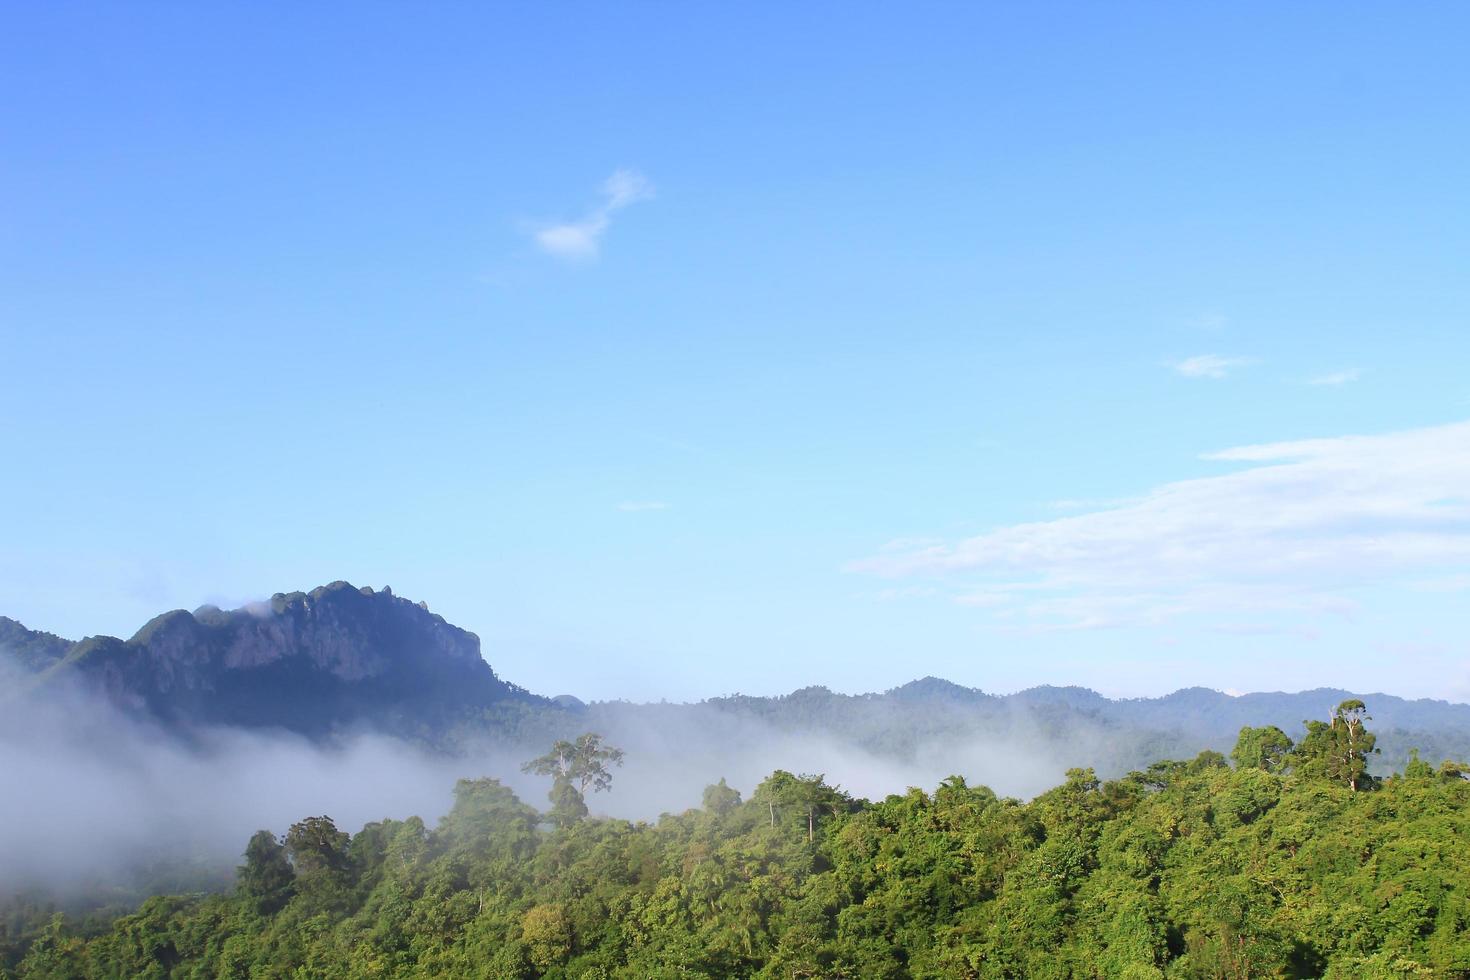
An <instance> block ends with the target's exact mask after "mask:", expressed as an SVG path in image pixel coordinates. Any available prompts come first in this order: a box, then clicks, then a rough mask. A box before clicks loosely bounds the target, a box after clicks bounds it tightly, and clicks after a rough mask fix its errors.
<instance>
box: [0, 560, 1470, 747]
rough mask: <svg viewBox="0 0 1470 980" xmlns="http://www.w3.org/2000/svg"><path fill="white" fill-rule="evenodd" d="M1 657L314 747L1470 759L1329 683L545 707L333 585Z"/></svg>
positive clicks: (426, 617) (41, 685)
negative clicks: (1274, 739)
mask: <svg viewBox="0 0 1470 980" xmlns="http://www.w3.org/2000/svg"><path fill="white" fill-rule="evenodd" d="M0 654H3V655H5V656H6V657H7V658H8V659H9V660H10V661H11V662H12V663H13V665H14V666H15V667H17V668H18V671H19V674H20V677H19V679H18V680H17V681H16V682H14V683H13V684H12V692H11V693H12V694H13V695H16V696H20V697H29V698H43V697H46V696H47V693H48V692H52V691H58V690H61V689H65V688H73V687H81V688H83V689H86V690H89V691H92V692H94V693H97V694H100V695H102V696H104V697H106V698H107V699H108V700H109V701H111V702H112V703H113V704H115V705H117V706H118V707H119V708H121V709H122V710H124V711H126V712H129V713H131V714H134V715H137V716H140V717H146V718H151V719H153V720H156V721H157V722H158V723H160V724H162V725H164V726H165V727H169V728H174V729H180V730H187V729H190V728H195V727H199V726H216V725H225V726H240V727H247V728H281V729H287V730H290V731H294V732H298V733H301V734H304V735H307V736H311V737H317V738H320V737H326V736H330V735H333V734H340V733H345V732H351V731H355V730H364V729H372V730H377V731H382V732H386V733H389V734H394V735H398V736H402V737H409V738H414V739H417V740H423V741H428V742H432V743H439V744H441V745H444V744H453V743H454V742H455V741H456V740H460V741H462V740H463V739H465V738H467V737H480V736H485V735H490V736H495V737H497V738H500V739H502V740H510V741H514V742H517V743H526V744H531V743H534V742H538V741H542V742H544V740H545V739H547V738H550V737H559V736H563V735H566V734H569V733H574V732H575V731H579V730H582V729H583V728H586V727H593V728H597V729H598V730H604V731H607V732H609V733H610V734H613V735H616V733H618V732H620V731H622V732H631V731H632V730H633V729H635V728H637V727H639V726H643V727H648V726H653V727H655V728H659V727H663V728H671V726H673V725H682V724H683V723H690V724H689V727H688V729H687V730H690V731H697V732H699V733H700V736H699V737H700V738H704V739H708V740H711V741H715V740H719V739H725V740H728V739H732V738H737V739H738V738H740V737H744V736H743V735H742V733H743V732H748V731H750V730H751V729H750V728H749V726H750V725H752V724H758V725H761V726H763V727H764V728H766V729H769V730H772V731H778V732H785V733H788V734H801V733H820V734H822V735H824V736H825V737H830V738H834V739H838V740H840V741H842V742H844V743H849V744H852V745H854V746H857V747H860V748H862V749H864V750H866V751H870V752H874V753H877V754H880V755H884V756H889V757H894V758H900V759H901V758H910V757H913V756H914V755H915V753H918V752H920V751H921V750H922V749H923V747H924V746H926V745H932V744H934V743H935V742H936V741H939V742H941V743H942V742H944V740H953V741H959V740H967V739H974V738H980V737H997V736H1004V737H1006V738H1010V739H1013V740H1026V741H1027V742H1030V743H1035V744H1039V745H1042V746H1044V747H1045V748H1046V750H1047V751H1048V753H1049V755H1050V756H1051V757H1054V758H1065V759H1067V760H1072V759H1074V758H1075V760H1076V763H1075V764H1079V765H1082V764H1086V765H1094V766H1095V767H1097V768H1098V769H1099V771H1100V772H1104V773H1112V772H1119V771H1126V769H1128V768H1130V767H1132V766H1136V765H1145V764H1147V763H1148V762H1152V761H1154V760H1156V759H1158V758H1163V757H1166V756H1173V757H1178V756H1181V755H1192V754H1194V753H1195V752H1198V751H1199V750H1201V749H1203V748H1216V749H1220V750H1222V751H1228V749H1229V748H1230V746H1231V744H1233V742H1234V738H1235V735H1236V733H1237V732H1238V731H1239V729H1240V728H1241V727H1242V726H1244V725H1266V724H1274V725H1278V726H1280V727H1281V728H1282V729H1284V730H1285V731H1287V733H1288V734H1290V735H1293V736H1296V735H1297V734H1299V732H1300V729H1301V724H1302V722H1303V720H1305V719H1308V718H1325V717H1326V716H1327V714H1328V712H1329V711H1330V710H1331V709H1332V707H1333V706H1334V705H1336V704H1337V703H1338V702H1340V701H1342V700H1343V699H1345V698H1348V697H1360V698H1362V699H1363V700H1364V701H1365V702H1367V704H1368V706H1369V710H1370V713H1371V714H1372V715H1373V718H1374V728H1375V729H1376V730H1377V731H1378V732H1379V733H1380V745H1381V746H1382V747H1383V750H1384V755H1383V758H1382V761H1381V765H1384V766H1396V765H1398V764H1401V762H1402V760H1403V758H1404V757H1405V755H1406V754H1407V752H1408V750H1409V748H1410V747H1418V748H1419V749H1421V751H1422V752H1423V753H1424V754H1425V756H1426V757H1429V758H1443V757H1450V756H1453V757H1457V758H1464V757H1466V756H1470V705H1465V704H1454V703H1449V702H1445V701H1434V700H1405V699H1403V698H1398V697H1394V696H1391V695H1387V694H1353V693H1352V692H1348V691H1344V690H1338V689H1331V688H1322V689H1318V690H1312V691H1303V692H1299V693H1294V694H1287V693H1261V694H1246V695H1241V696H1238V697H1233V696H1230V695H1227V694H1223V693H1221V692H1218V691H1212V690H1208V689H1205V688H1186V689H1184V690H1180V691H1176V692H1174V693H1173V694H1169V695H1166V696H1164V697H1160V698H1134V699H1123V700H1112V699H1108V698H1105V697H1103V696H1102V695H1100V694H1098V693H1096V692H1095V691H1091V690H1087V689H1085V688H1079V687H1038V688H1032V689H1030V690H1026V691H1021V692H1018V693H1015V694H1010V695H993V694H987V693H985V692H983V691H980V690H977V689H974V688H967V687H962V686H960V685H957V684H952V683H950V682H948V681H944V680H941V679H938V678H934V677H927V678H924V679H922V680H917V681H913V682H911V683H909V684H905V685H903V686H902V687H897V688H894V689H892V690H889V691H885V692H883V693H876V694H862V695H844V694H838V693H835V692H832V691H830V690H828V689H826V688H822V687H812V688H804V689H802V690H798V691H795V692H792V693H791V694H789V695H785V696H782V697H748V696H740V695H737V696H733V697H725V698H714V699H710V700H707V701H702V702H699V703H696V704H688V705H669V704H630V703H626V702H601V703H593V704H590V705H589V704H584V703H582V702H581V701H579V700H578V699H576V698H574V697H570V696H566V695H562V696H559V697H556V698H551V699H548V698H544V697H540V696H537V695H535V694H532V693H530V692H528V691H526V690H524V689H523V688H520V687H517V686H516V685H514V684H510V683H507V682H506V681H504V680H502V679H500V678H499V677H498V676H496V674H495V671H494V670H493V669H492V668H491V667H490V665H489V664H488V663H486V662H485V660H484V659H483V658H482V656H481V652H480V642H479V639H478V637H476V636H475V635H474V634H473V633H470V632H468V631H466V630H463V629H460V628H459V627H457V626H454V625H452V624H450V623H448V622H446V621H445V620H444V619H443V617H441V616H438V615H435V614H433V613H431V612H429V610H428V608H427V606H425V605H424V604H422V603H415V602H411V601H409V600H407V599H403V598H400V597H398V596H395V595H393V593H392V592H391V590H389V589H383V590H379V591H375V590H373V589H371V588H356V587H354V586H352V585H350V584H348V583H346V582H334V583H332V584H331V585H327V586H323V587H321V588H317V589H313V590H312V591H311V592H292V593H280V594H277V595H275V596H273V597H272V598H271V599H270V601H269V602H265V603H260V604H256V605H250V606H246V607H243V608H241V609H235V610H229V611H226V610H221V609H218V608H216V607H214V606H204V607H202V608H200V609H196V610H195V611H194V612H192V613H190V612H186V611H184V610H175V611H173V612H168V613H164V614H163V615H161V616H158V617H156V618H155V619H153V620H151V621H150V622H149V623H147V624H146V625H145V626H144V627H143V628H142V629H140V630H139V631H138V632H137V633H136V634H135V635H134V636H133V637H132V638H130V639H127V640H122V639H119V638H117V637H110V636H94V637H88V638H87V639H84V640H82V641H80V642H73V641H69V640H66V639H63V638H61V637H58V636H54V635H52V634H49V633H43V632H37V631H33V630H29V629H27V628H25V627H24V626H22V625H21V624H20V623H17V622H15V621H14V620H11V619H6V618H4V617H0ZM742 726H745V727H743V728H742ZM1069 764H1071V763H1070V761H1069Z"/></svg>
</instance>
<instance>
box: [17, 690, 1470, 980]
mask: <svg viewBox="0 0 1470 980" xmlns="http://www.w3.org/2000/svg"><path fill="white" fill-rule="evenodd" d="M1368 720H1370V719H1369V718H1368V716H1367V714H1366V709H1365V707H1364V705H1362V703H1361V702H1344V703H1343V704H1342V705H1341V706H1339V708H1338V709H1337V711H1336V712H1334V714H1333V717H1332V719H1331V721H1329V722H1311V723H1308V725H1307V731H1306V733H1305V734H1304V736H1303V737H1302V738H1301V739H1300V741H1298V742H1293V741H1292V740H1291V739H1290V738H1289V737H1288V736H1287V735H1286V733H1284V732H1282V731H1281V730H1279V729H1276V728H1246V729H1243V730H1242V731H1241V733H1240V738H1239V740H1238V742H1237V745H1236V747H1235V750H1234V752H1233V753H1232V758H1233V763H1234V764H1233V765H1232V764H1231V762H1230V761H1228V760H1227V759H1226V758H1225V757H1224V756H1223V755H1221V754H1219V753H1216V752H1204V753H1201V754H1200V755H1199V756H1198V757H1197V758H1195V759H1193V760H1190V761H1187V762H1182V761H1173V762H1161V763H1157V764H1155V765H1153V766H1150V767H1148V768H1147V769H1146V770H1144V771H1141V772H1134V773H1131V774H1129V775H1128V776H1126V777H1125V778H1122V779H1118V780H1114V781H1109V782H1102V781H1099V780H1098V779H1097V778H1095V776H1094V775H1093V773H1092V771H1091V770H1072V771H1071V772H1069V773H1068V775H1067V779H1066V781H1065V782H1064V783H1063V784H1062V785H1060V786H1057V787H1056V788H1054V789H1052V790H1050V791H1049V792H1047V793H1044V794H1042V795H1041V796H1038V797H1037V798H1036V799H1034V800H1032V801H1030V802H1020V801H1017V800H1013V799H1001V798H998V797H997V796H996V795H995V794H994V793H992V792H991V791H990V790H988V789H985V788H984V787H972V786H969V785H967V784H966V782H965V780H964V779H963V778H961V777H958V776H953V777H950V778H949V779H947V780H945V781H944V782H943V783H942V784H941V785H940V786H939V787H937V788H936V789H935V790H934V791H933V792H932V793H926V792H923V791H921V790H919V789H911V790H909V791H908V792H907V793H905V794H902V795H892V796H889V797H888V798H887V799H885V800H882V801H879V802H872V803H870V802H867V801H863V800H857V799H853V798H852V797H850V796H849V795H848V794H846V793H844V792H843V791H842V790H841V789H840V788H838V787H835V786H830V785H828V784H827V783H826V782H825V781H824V780H823V779H822V777H820V776H799V775H794V774H792V773H788V772H779V771H778V772H776V773H774V774H773V775H771V776H770V777H769V778H768V779H766V780H765V781H764V782H762V783H761V784H760V785H759V786H758V787H756V789H755V791H754V792H753V793H752V794H751V797H750V798H749V799H748V800H747V799H742V797H741V795H740V794H739V793H738V792H737V791H736V790H734V789H733V788H731V787H729V786H727V785H725V783H724V781H723V780H721V781H720V782H719V783H716V784H714V785H712V786H710V787H709V789H708V790H707V791H706V792H705V796H704V801H703V802H704V805H703V807H702V808H701V809H698V810H690V811H688V812H686V813H683V814H679V815H665V816H664V817H662V818H661V819H660V820H658V821H657V822H656V823H653V824H647V823H630V822H628V821H624V820H611V819H589V818H585V817H583V816H581V814H582V813H584V812H585V807H582V808H579V807H578V806H576V805H575V804H576V803H577V802H580V801H581V796H580V793H581V791H582V790H584V789H586V788H587V787H588V786H591V788H593V789H596V788H598V786H599V784H602V785H605V783H603V781H602V780H600V779H599V778H597V777H596V776H589V777H588V779H587V781H586V782H585V783H584V782H581V781H580V780H579V779H570V778H568V777H567V776H566V773H567V772H570V771H571V770H570V768H569V766H570V765H571V764H572V763H570V762H569V763H567V764H566V765H565V766H561V767H560V768H558V766H559V765H560V763H557V764H553V762H554V761H555V758H556V757H555V756H554V753H553V755H552V758H553V762H548V763H547V764H546V765H542V766H540V767H539V769H538V771H543V772H544V773H546V774H548V775H551V776H552V777H553V781H554V785H553V788H552V793H551V794H550V795H551V799H552V801H553V804H554V807H553V813H554V814H555V815H556V820H555V822H554V823H553V822H550V821H548V819H547V817H546V816H545V815H543V814H542V813H539V812H538V811H536V810H534V809H533V808H531V807H530V806H527V805H526V804H525V803H522V802H521V801H519V800H518V799H516V797H515V796H514V794H512V793H511V791H510V790H509V789H507V788H506V787H504V786H502V785H501V784H500V783H498V782H497V781H496V780H493V779H478V780H462V781H460V782H459V784H458V785H457V786H456V787H455V793H454V805H453V808H452V809H451V811H450V812H449V814H448V815H446V816H445V817H444V818H443V819H442V820H441V821H440V823H439V825H438V826H437V827H435V828H432V829H431V828H429V827H427V826H426V825H425V824H424V822H423V821H422V820H421V819H419V818H417V817H414V818H410V819H408V820H403V821H396V820H389V821H383V822H381V823H373V824H369V825H367V826H366V827H364V828H363V829H362V830H361V831H360V832H359V833H357V834H355V835H350V836H349V835H348V834H346V833H343V832H341V831H340V830H338V829H337V828H336V827H335V825H334V824H333V823H332V821H331V820H330V819H329V818H327V817H324V816H319V817H311V818H308V819H306V820H303V821H301V822H299V823H297V824H295V825H293V826H292V827H291V828H290V829H289V831H288V832H287V833H286V834H285V836H284V837H283V838H277V837H276V836H274V835H273V834H271V833H270V832H267V831H262V832H261V833H258V834H256V835H255V836H254V837H253V838H251V840H250V841H249V845H248V848H247V850H246V852H245V863H244V865H243V866H242V867H241V868H240V871H239V874H238V876H237V884H236V887H235V890H234V891H233V893H231V894H223V895H206V896H186V897H155V898H152V899H149V900H148V901H147V902H146V903H145V904H144V905H143V906H142V908H141V909H139V910H138V911H137V912H136V913H134V914H131V915H127V916H124V917H122V918H119V919H117V920H116V921H115V922H113V923H111V924H110V926H108V927H106V928H105V929H103V930H102V931H100V932H98V933H96V934H93V935H85V934H79V933H78V932H77V931H76V930H74V929H72V928H71V927H69V926H68V924H67V922H66V921H65V920H64V919H63V918H62V917H60V916H55V917H52V918H49V919H46V920H45V921H43V922H41V923H38V924H37V925H36V927H35V928H32V929H30V930H28V931H26V933H25V934H24V935H21V936H13V937H12V938H11V940H10V946H9V954H10V957H11V959H10V960H9V965H8V967H7V970H8V972H9V973H10V974H11V975H14V976H17V977H25V978H42V977H48V978H49V977H157V978H164V977H180V978H182V977H191V978H193V977H198V978H203V977H210V978H247V977H324V978H338V977H340V978H374V977H385V978H386V977H426V976H443V977H470V976H486V977H554V978H583V980H592V978H610V977H640V978H643V977H653V978H660V977H735V976H761V977H773V978H774V977H782V978H792V977H850V978H858V977H862V978H870V977H872V978H905V977H915V978H918V977H934V978H937V977H1124V978H1134V980H1141V978H1148V977H1221V978H1225V977H1241V978H1245V977H1332V978H1346V977H1353V978H1375V977H1418V976H1423V977H1430V976H1434V977H1470V778H1467V777H1470V767H1467V766H1466V765H1464V764H1462V763H1449V762H1447V763H1445V764H1443V765H1441V766H1439V767H1432V766H1430V765H1429V764H1428V763H1425V762H1422V761H1420V760H1419V759H1417V757H1416V758H1414V759H1412V760H1411V761H1410V763H1409V765H1408V766H1407V767H1406V768H1405V770H1404V771H1403V772H1402V773H1401V774H1396V775H1393V776H1390V777H1387V778H1383V779H1380V778H1376V777H1374V776H1372V775H1370V774H1369V773H1368V771H1367V760H1368V757H1369V756H1370V755H1371V754H1372V753H1373V752H1374V750H1375V746H1374V744H1373V743H1374V738H1373V734H1372V732H1371V731H1369V730H1368V729H1367V726H1366V724H1365V723H1366V722H1367V721H1368ZM581 744H582V746H583V748H584V749H586V750H587V752H590V753H595V752H603V753H608V752H615V751H616V750H612V749H610V747H606V746H603V745H601V744H600V741H599V740H596V739H595V738H593V739H592V741H590V742H582V743H581ZM613 758H614V757H613V756H611V755H606V754H604V755H601V756H597V755H588V754H584V756H583V757H582V760H583V762H587V761H588V760H591V761H592V762H598V761H609V760H612V759H613ZM543 761H545V760H543ZM532 768H533V769H537V768H538V767H537V765H536V764H532ZM603 772H604V773H606V770H604V771H603ZM559 773H560V774H561V775H558V774H559ZM574 784H575V785H574ZM568 793H574V794H577V795H578V799H577V800H576V801H571V800H569V798H568V796H567V794H568Z"/></svg>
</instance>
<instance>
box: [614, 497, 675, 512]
mask: <svg viewBox="0 0 1470 980" xmlns="http://www.w3.org/2000/svg"><path fill="white" fill-rule="evenodd" d="M668 509H669V505H668V504H667V503H665V502H664V501H662V500H624V501H623V502H622V503H620V504H618V510H620V511H623V512H624V513H626V514H638V513H642V512H644V511H649V510H668Z"/></svg>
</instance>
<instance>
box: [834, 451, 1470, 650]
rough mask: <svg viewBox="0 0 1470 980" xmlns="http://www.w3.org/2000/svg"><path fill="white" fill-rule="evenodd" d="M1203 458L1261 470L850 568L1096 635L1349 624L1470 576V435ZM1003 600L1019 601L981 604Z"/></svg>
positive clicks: (894, 552)
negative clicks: (1300, 618) (941, 586)
mask: <svg viewBox="0 0 1470 980" xmlns="http://www.w3.org/2000/svg"><path fill="white" fill-rule="evenodd" d="M1203 458H1205V459H1210V460H1219V461H1223V462H1232V463H1246V464H1252V465H1249V466H1247V467H1246V468H1245V469H1242V470H1239V471H1236V472H1232V473H1227V474H1223V475H1220V476H1211V477H1204V478H1200V479H1193V480H1182V481H1178V482H1175V483H1167V484H1164V485H1162V486H1159V487H1157V488H1155V489H1153V490H1151V491H1149V492H1148V493H1146V494H1144V495H1143V496H1141V497H1139V498H1138V499H1136V500H1134V501H1131V502H1129V503H1127V504H1126V505H1124V506H1121V507H1114V508H1111V509H1107V510H1096V511H1092V512H1089V513H1085V514H1079V515H1076V516H1071V517H1064V518H1059V519H1056V520H1049V521H1039V522H1032V523H1026V524H1015V525H1011V526H1008V527H1001V528H998V529H996V530H993V531H989V532H987V533H985V534H980V535H977V536H974V537H969V538H964V539H961V540H957V541H953V542H949V543H944V542H941V543H932V542H931V543H926V544H923V545H920V546H915V547H911V548H900V549H891V550H883V551H880V552H879V553H877V554H875V555H873V556H872V557H869V558H866V559H863V560H861V561H857V562H853V563H852V564H851V565H850V566H849V569H850V570H852V571H859V572H866V573H871V574H875V575H880V576H884V577H888V578H920V579H924V580H928V581H933V582H944V583H947V584H948V587H950V588H951V589H952V590H953V593H954V598H955V599H956V601H959V602H963V603H965V604H967V605H996V606H998V608H999V609H1000V610H1001V612H1002V613H1004V614H1006V615H1010V616H1013V617H1015V618H1018V619H1020V620H1022V621H1025V622H1028V623H1030V624H1033V625H1042V626H1046V627H1048V628H1059V629H1089V628H1102V627H1109V626H1119V625H1138V624H1158V623H1161V622H1163V621H1164V620H1167V619H1169V618H1172V617H1175V616H1179V615H1183V614H1206V615H1217V616H1223V617H1226V618H1225V622H1227V623H1229V622H1237V623H1238V622H1241V621H1246V622H1252V623H1255V622H1262V621H1263V619H1262V617H1271V616H1273V615H1281V614H1291V615H1296V614H1303V613H1308V614H1312V615H1327V614H1331V615H1351V614H1352V612H1353V609H1354V603H1353V601H1352V597H1351V593H1352V590H1354V589H1355V588H1358V587H1362V586H1366V585H1381V584H1386V583H1394V582H1400V583H1403V584H1408V583H1409V581H1410V580H1423V579H1426V578H1431V577H1433V576H1435V575H1446V574H1454V573H1458V572H1462V571H1463V570H1464V568H1465V567H1466V566H1467V564H1470V422H1461V423H1456V424H1452V425H1443V426H1436V427H1433V428H1427V429H1416V430H1411V431H1408V432H1398V433H1392V434H1388V435H1379V436H1345V437H1341V438H1330V439H1308V440H1302V441H1296V442H1278V443H1267V444H1263V445H1254V446H1241V447H1237V448H1234V449H1227V450H1224V451H1223V452H1216V453H1211V454H1208V455H1206V456H1205V457H1203ZM1000 594H1012V595H1014V596H1015V599H1016V602H1014V603H1012V604H1011V605H1010V606H1003V605H1000V604H999V603H994V602H988V601H986V600H981V601H980V602H977V601H976V597H981V596H992V595H1000ZM1010 608H1014V610H1015V611H1014V612H1013V613H1007V612H1005V610H1007V609H1010Z"/></svg>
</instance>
